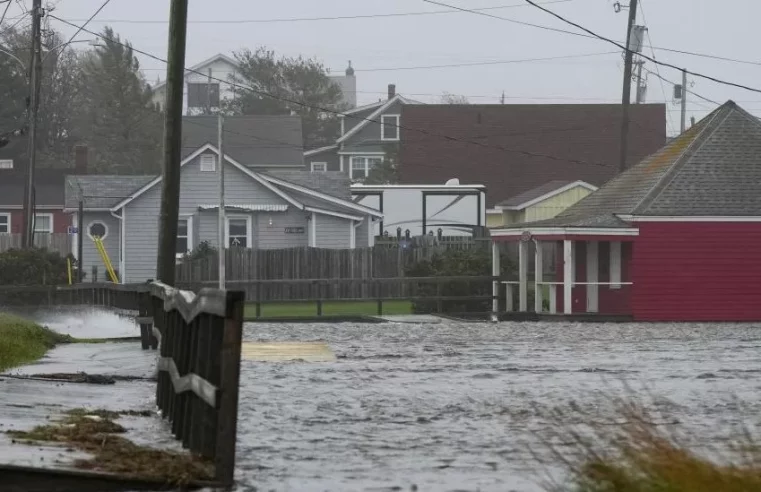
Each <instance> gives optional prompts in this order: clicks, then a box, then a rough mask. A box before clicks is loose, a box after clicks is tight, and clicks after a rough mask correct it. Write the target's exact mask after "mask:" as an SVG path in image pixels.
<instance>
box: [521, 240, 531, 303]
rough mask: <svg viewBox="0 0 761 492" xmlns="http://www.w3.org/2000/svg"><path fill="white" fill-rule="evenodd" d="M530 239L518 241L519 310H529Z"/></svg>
mask: <svg viewBox="0 0 761 492" xmlns="http://www.w3.org/2000/svg"><path fill="white" fill-rule="evenodd" d="M529 244H530V243H529V242H528V241H521V242H520V243H518V311H520V312H521V313H525V312H526V311H528V245H529Z"/></svg>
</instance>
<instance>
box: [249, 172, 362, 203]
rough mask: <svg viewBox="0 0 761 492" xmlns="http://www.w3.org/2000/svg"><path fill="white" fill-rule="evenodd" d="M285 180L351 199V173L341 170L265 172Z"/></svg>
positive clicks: (337, 196)
mask: <svg viewBox="0 0 761 492" xmlns="http://www.w3.org/2000/svg"><path fill="white" fill-rule="evenodd" d="M263 174H266V175H270V176H273V177H275V178H278V179H282V180H283V181H288V182H289V183H293V184H296V185H299V186H303V187H305V188H309V189H310V190H315V191H319V192H321V193H325V194H326V195H332V196H334V197H336V198H341V199H343V200H351V181H350V180H349V175H348V174H346V173H342V172H339V171H328V172H324V173H313V172H310V171H279V170H278V171H269V172H267V173H263Z"/></svg>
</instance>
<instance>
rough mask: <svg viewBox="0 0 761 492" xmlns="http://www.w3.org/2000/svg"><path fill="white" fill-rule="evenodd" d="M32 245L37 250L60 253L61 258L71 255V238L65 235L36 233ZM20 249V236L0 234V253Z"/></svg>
mask: <svg viewBox="0 0 761 492" xmlns="http://www.w3.org/2000/svg"><path fill="white" fill-rule="evenodd" d="M34 245H35V246H37V247H38V248H46V249H49V250H50V251H56V252H58V253H61V256H66V255H68V254H69V253H71V236H70V235H69V234H66V233H53V234H44V233H38V234H35V235H34ZM20 247H21V234H0V253H2V252H3V251H8V250H9V249H12V248H20Z"/></svg>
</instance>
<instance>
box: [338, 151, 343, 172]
mask: <svg viewBox="0 0 761 492" xmlns="http://www.w3.org/2000/svg"><path fill="white" fill-rule="evenodd" d="M338 170H339V171H341V172H344V156H343V155H339V156H338Z"/></svg>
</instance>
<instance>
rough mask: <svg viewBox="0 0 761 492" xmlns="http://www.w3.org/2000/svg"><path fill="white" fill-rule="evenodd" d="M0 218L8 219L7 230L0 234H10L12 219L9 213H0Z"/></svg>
mask: <svg viewBox="0 0 761 492" xmlns="http://www.w3.org/2000/svg"><path fill="white" fill-rule="evenodd" d="M0 217H6V218H7V219H8V230H7V231H5V232H0V234H11V233H12V232H13V227H12V225H11V222H12V220H13V219H12V217H11V214H10V213H9V212H0Z"/></svg>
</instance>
